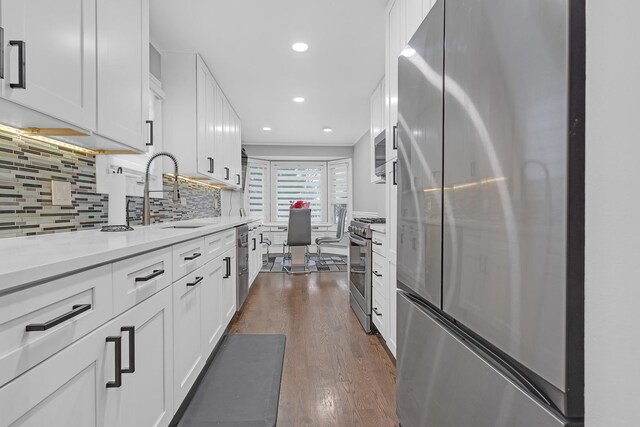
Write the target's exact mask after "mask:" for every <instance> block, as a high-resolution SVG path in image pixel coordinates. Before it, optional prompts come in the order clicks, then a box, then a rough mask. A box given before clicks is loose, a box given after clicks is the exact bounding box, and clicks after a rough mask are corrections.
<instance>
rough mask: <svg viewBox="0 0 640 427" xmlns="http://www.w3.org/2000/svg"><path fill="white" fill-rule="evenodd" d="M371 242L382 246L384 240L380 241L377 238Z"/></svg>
mask: <svg viewBox="0 0 640 427" xmlns="http://www.w3.org/2000/svg"><path fill="white" fill-rule="evenodd" d="M371 243H373V244H374V245H377V246H382V242H378V241H377V240H372V241H371Z"/></svg>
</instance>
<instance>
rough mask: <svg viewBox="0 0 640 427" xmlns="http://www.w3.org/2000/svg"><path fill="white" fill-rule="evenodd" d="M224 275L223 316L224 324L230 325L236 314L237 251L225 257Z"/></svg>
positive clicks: (229, 252)
mask: <svg viewBox="0 0 640 427" xmlns="http://www.w3.org/2000/svg"><path fill="white" fill-rule="evenodd" d="M223 263H224V269H225V271H224V274H223V276H222V298H221V302H222V316H223V318H222V319H223V324H224V325H225V327H226V325H228V324H229V322H230V321H231V319H232V318H233V315H234V314H235V313H236V285H237V279H238V278H237V276H236V269H237V257H236V250H235V249H233V250H230V251H228V252H226V253H225V254H224V256H223Z"/></svg>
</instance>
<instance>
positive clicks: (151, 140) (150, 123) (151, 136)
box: [147, 120, 153, 147]
mask: <svg viewBox="0 0 640 427" xmlns="http://www.w3.org/2000/svg"><path fill="white" fill-rule="evenodd" d="M147 124H148V125H149V142H147V147H151V146H152V145H153V120H147Z"/></svg>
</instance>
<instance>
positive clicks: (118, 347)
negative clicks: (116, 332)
mask: <svg viewBox="0 0 640 427" xmlns="http://www.w3.org/2000/svg"><path fill="white" fill-rule="evenodd" d="M107 342H112V343H114V344H115V347H114V355H113V359H114V360H115V375H116V378H115V381H109V382H108V383H107V388H117V387H120V386H121V385H122V338H121V337H107Z"/></svg>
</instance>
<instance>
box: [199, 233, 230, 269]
mask: <svg viewBox="0 0 640 427" xmlns="http://www.w3.org/2000/svg"><path fill="white" fill-rule="evenodd" d="M225 235H226V233H224V232H220V233H215V234H209V235H208V236H204V251H205V263H207V262H209V261H213V260H214V259H216V258H218V257H219V256H220V255H222V254H223V253H224V248H225V246H226V243H225Z"/></svg>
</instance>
